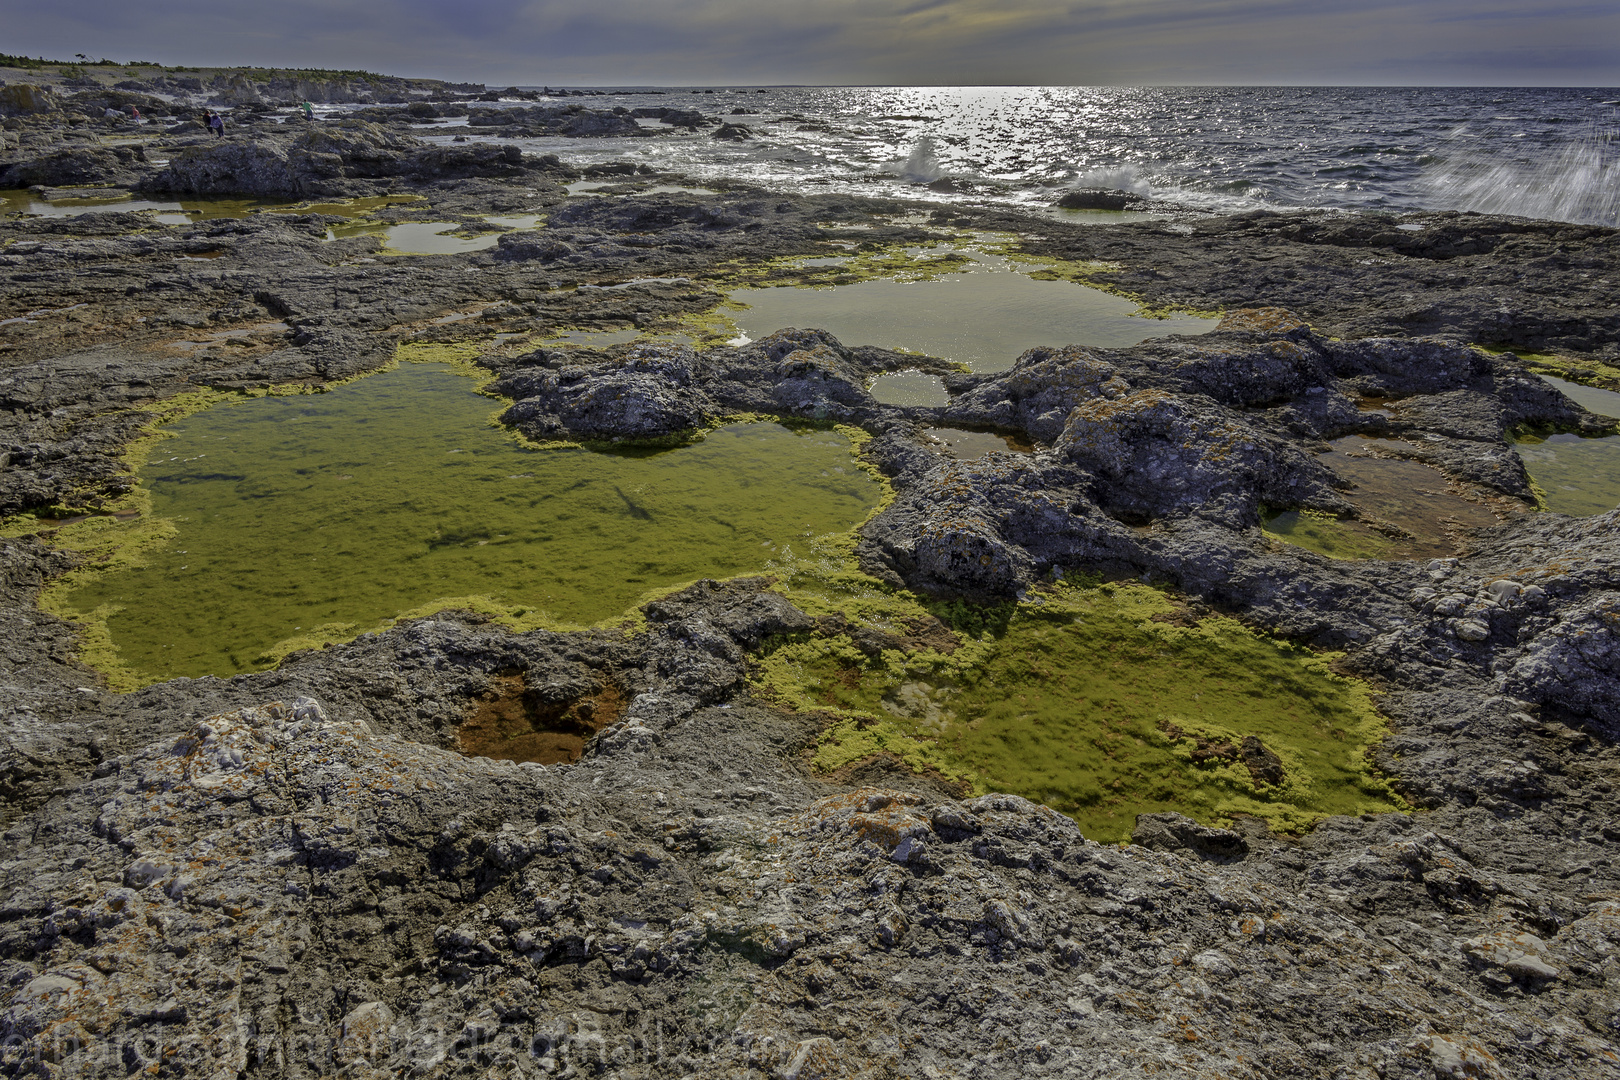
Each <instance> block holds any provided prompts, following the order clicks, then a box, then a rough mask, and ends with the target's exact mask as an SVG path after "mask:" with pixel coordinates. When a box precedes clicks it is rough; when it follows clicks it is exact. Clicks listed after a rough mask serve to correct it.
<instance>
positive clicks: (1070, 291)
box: [731, 247, 1217, 372]
mask: <svg viewBox="0 0 1620 1080" xmlns="http://www.w3.org/2000/svg"><path fill="white" fill-rule="evenodd" d="M912 255H913V258H915V259H916V260H917V263H918V265H919V266H921V267H927V266H928V265H929V263H930V261H934V260H939V259H941V257H947V258H948V257H952V256H956V257H965V261H963V262H961V263H959V265H960V266H961V269H960V270H957V271H946V272H936V273H928V274H926V276H924V277H923V280H902V279H901V278H902V277H903V275H896V276H894V277H880V278H875V279H871V280H867V281H860V282H855V283H852V284H848V285H832V286H823V287H817V288H800V287H786V286H784V287H777V288H763V289H737V290H735V291H733V292H732V293H731V299H732V300H733V301H736V302H738V303H743V304H747V305H748V309H747V310H745V311H738V312H733V313H731V318H732V321H734V322H735V323H736V324H737V326H738V327H739V328H740V329H741V330H742V332H743V334H744V335H745V336H746V337H747V338H750V339H758V338H761V337H764V336H765V335H767V334H770V333H773V332H775V331H777V330H780V329H782V328H784V327H789V326H794V327H799V328H808V327H815V328H818V329H822V330H828V331H831V332H832V333H833V335H834V336H836V337H837V338H838V340H840V341H842V342H844V343H845V344H846V345H881V346H884V347H885V348H891V349H909V350H911V351H913V352H920V353H926V354H927V355H929V356H938V357H942V358H944V359H947V360H955V361H957V362H959V363H963V364H966V365H967V366H968V367H970V368H972V369H973V370H974V371H981V372H991V371H1005V370H1006V369H1007V368H1009V367H1011V366H1012V364H1013V361H1014V360H1016V359H1018V356H1019V354H1021V353H1022V352H1024V350H1026V349H1029V348H1032V347H1034V346H1036V345H1095V346H1098V347H1099V348H1122V347H1124V346H1127V345H1135V344H1137V343H1138V342H1142V341H1145V340H1147V339H1149V338H1156V337H1165V336H1167V335H1169V334H1203V333H1208V332H1209V331H1210V330H1213V329H1214V328H1215V324H1216V322H1217V320H1215V319H1205V318H1198V317H1195V316H1191V315H1177V316H1172V317H1170V318H1167V319H1155V318H1148V317H1144V316H1143V315H1142V314H1141V308H1140V307H1138V306H1137V305H1136V304H1135V303H1134V302H1133V301H1130V300H1127V299H1125V298H1124V297H1120V296H1114V295H1113V294H1111V293H1106V292H1103V291H1102V290H1100V289H1093V288H1088V287H1086V286H1084V285H1077V284H1075V283H1074V282H1072V281H1064V280H1042V279H1040V278H1037V277H1034V276H1032V275H1031V273H1029V271H1036V270H1038V269H1039V268H1038V267H1037V266H1033V265H1022V264H1018V263H1014V262H1013V261H1011V260H1009V259H1006V258H1002V257H1000V256H997V255H995V254H993V253H989V252H986V251H983V250H979V249H974V248H964V249H952V248H944V247H941V248H924V249H918V250H916V251H915V252H913V253H912Z"/></svg>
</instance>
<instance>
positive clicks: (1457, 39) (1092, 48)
mask: <svg viewBox="0 0 1620 1080" xmlns="http://www.w3.org/2000/svg"><path fill="white" fill-rule="evenodd" d="M0 52H8V53H23V54H27V55H31V56H34V55H41V54H43V55H45V56H47V57H51V58H57V59H68V58H71V57H72V56H73V55H74V54H75V53H86V54H88V55H89V56H90V57H91V58H92V59H96V58H100V57H102V56H105V57H106V58H108V59H110V60H116V61H120V62H123V61H129V60H153V61H157V62H160V63H165V64H254V65H259V66H265V67H270V66H286V67H329V68H365V69H368V70H372V71H382V72H387V73H389V74H395V75H413V76H427V77H436V78H447V79H455V80H468V81H473V82H486V83H489V84H492V85H506V84H508V83H519V84H540V83H551V84H554V85H557V84H561V85H576V86H577V85H638V84H640V85H726V84H733V85H749V84H769V85H774V84H783V83H835V84H849V83H853V84H876V85H891V84H911V85H941V84H945V85H962V84H969V85H972V84H992V85H1028V84H1059V85H1093V86H1097V85H1144V84H1165V83H1179V84H1211V83H1213V84H1222V83H1224V84H1240V85H1247V84H1431V85H1432V84H1440V85H1495V86H1515V85H1541V86H1616V85H1620V0H1595V2H1580V0H1572V2H1568V3H1565V2H1561V0H457V2H448V0H363V2H362V0H273V2H263V0H260V2H255V3H252V4H248V3H242V2H240V0H207V2H205V0H165V2H163V3H160V4H130V3H127V2H117V3H115V2H112V0H74V2H73V3H54V4H33V3H26V2H25V0H17V2H16V3H15V4H13V5H11V10H10V11H9V12H8V13H7V14H6V16H5V18H4V20H3V21H0Z"/></svg>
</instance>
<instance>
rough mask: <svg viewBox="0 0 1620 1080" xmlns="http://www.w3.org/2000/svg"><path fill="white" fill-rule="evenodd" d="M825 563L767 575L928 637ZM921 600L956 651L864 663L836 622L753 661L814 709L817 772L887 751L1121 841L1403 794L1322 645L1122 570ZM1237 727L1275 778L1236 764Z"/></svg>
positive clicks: (1369, 714) (866, 587)
mask: <svg viewBox="0 0 1620 1080" xmlns="http://www.w3.org/2000/svg"><path fill="white" fill-rule="evenodd" d="M838 561H839V560H838V557H837V555H836V554H834V555H833V556H831V557H824V558H822V559H821V560H820V561H819V562H817V561H815V560H800V561H798V562H794V561H792V560H784V561H783V562H782V563H781V564H779V565H778V566H775V567H773V571H774V572H777V573H779V574H780V577H781V580H782V582H783V587H784V588H785V590H786V592H787V595H788V596H789V597H790V598H791V599H792V600H793V601H794V602H795V603H796V604H798V605H799V606H800V607H801V608H803V609H804V610H805V611H807V612H809V613H811V614H813V615H819V614H832V613H838V614H841V615H844V616H845V617H847V618H849V619H850V621H851V622H852V623H855V624H859V625H864V626H865V627H868V628H870V629H873V630H877V631H879V632H882V633H887V634H889V635H891V637H903V636H905V635H907V634H911V635H916V634H918V633H919V632H923V628H924V627H925V626H926V625H927V624H928V623H929V622H930V620H929V619H928V613H927V612H926V611H925V610H924V608H923V607H922V606H921V605H920V604H919V603H918V601H917V600H916V598H914V597H910V596H908V594H904V593H900V592H896V591H893V590H888V589H885V588H884V587H882V586H880V585H879V584H878V583H876V582H873V581H871V580H870V579H864V580H863V579H862V577H861V575H859V574H858V573H857V572H854V571H853V570H852V569H848V568H847V566H846V568H844V569H840V568H839V567H838ZM934 611H935V613H936V614H940V615H944V616H945V617H947V618H952V619H953V620H955V622H956V625H957V626H958V627H959V631H960V632H958V633H956V634H955V635H954V642H953V645H954V647H952V645H945V646H943V648H942V645H941V643H940V640H939V635H938V631H937V627H936V629H935V631H934V633H933V636H932V637H931V638H930V639H929V640H930V647H923V648H916V647H913V648H912V649H910V650H909V651H906V650H901V649H898V648H897V649H895V650H893V651H884V652H883V653H882V654H881V655H880V656H872V655H869V654H868V653H867V652H863V651H862V650H861V649H859V648H857V647H856V645H855V643H854V641H853V640H852V639H851V638H850V637H849V636H847V635H843V634H840V635H838V636H834V637H811V638H807V639H801V640H792V641H785V642H780V643H776V644H775V646H774V647H773V648H770V649H769V650H768V652H767V655H765V656H764V657H763V658H762V659H761V661H760V664H759V667H758V671H757V674H756V687H757V691H758V692H759V693H760V694H762V695H763V696H765V697H767V698H771V699H774V700H776V701H777V702H779V703H780V704H782V705H785V706H789V707H792V708H797V709H801V710H807V711H811V712H815V713H819V714H820V715H821V716H822V717H823V718H824V720H825V724H826V726H825V728H824V730H823V733H822V735H821V737H820V740H819V742H818V743H817V745H816V746H815V747H814V749H813V751H812V753H811V762H812V764H813V765H814V766H815V767H816V768H818V769H820V770H821V771H823V772H827V773H837V772H839V771H840V770H842V769H845V768H848V767H850V766H855V765H858V764H860V763H862V762H865V761H868V760H871V759H872V758H874V757H877V756H890V757H893V758H897V759H899V760H900V761H901V762H903V763H905V764H906V765H908V766H909V767H911V768H913V769H916V770H929V771H933V772H935V773H937V774H940V775H942V776H944V777H946V778H948V779H952V780H955V781H957V782H959V783H960V784H962V785H963V786H964V787H965V788H967V789H969V790H971V791H972V792H974V793H985V792H991V791H1001V792H1010V793H1012V794H1016V795H1022V796H1024V797H1026V798H1029V799H1034V800H1036V801H1039V802H1044V803H1045V804H1046V805H1048V806H1051V807H1053V808H1054V809H1056V810H1059V811H1061V812H1063V813H1065V814H1067V815H1069V816H1070V817H1072V818H1074V819H1075V821H1076V822H1078V823H1079V825H1080V827H1081V830H1082V831H1083V832H1084V833H1085V834H1086V836H1088V837H1090V838H1092V839H1096V840H1103V841H1116V840H1125V839H1128V838H1129V836H1130V832H1131V828H1132V826H1133V825H1134V824H1135V819H1136V815H1137V814H1141V813H1152V812H1159V811H1176V812H1178V813H1182V814H1186V815H1188V816H1190V817H1193V818H1196V819H1198V820H1200V821H1204V822H1210V823H1220V822H1225V821H1229V820H1230V819H1231V818H1232V817H1233V816H1234V815H1240V814H1246V815H1252V816H1255V817H1259V818H1263V819H1265V820H1266V821H1267V822H1268V823H1270V824H1271V825H1272V827H1274V828H1277V829H1281V830H1285V831H1301V830H1304V829H1307V828H1309V827H1310V826H1312V825H1313V824H1315V823H1316V822H1317V821H1319V820H1321V818H1323V817H1325V816H1328V815H1331V814H1361V813H1378V812H1385V811H1391V810H1396V809H1400V808H1402V806H1403V804H1402V802H1401V800H1400V798H1399V797H1398V796H1397V795H1396V794H1395V793H1394V792H1393V791H1392V790H1391V789H1390V787H1389V786H1388V784H1387V782H1386V781H1385V780H1384V779H1382V778H1381V777H1379V776H1377V775H1376V774H1375V773H1374V771H1373V770H1372V769H1371V767H1370V766H1369V764H1368V761H1367V751H1368V749H1369V748H1370V747H1371V746H1373V745H1374V744H1376V743H1377V742H1378V741H1379V740H1381V739H1382V738H1383V737H1384V734H1385V732H1386V723H1385V721H1384V719H1383V717H1382V716H1380V715H1379V713H1378V711H1377V709H1376V707H1375V705H1374V701H1373V697H1372V694H1371V691H1370V689H1369V688H1368V687H1367V685H1366V684H1365V683H1362V682H1360V681H1358V680H1355V679H1351V678H1346V677H1343V676H1341V675H1339V674H1337V673H1335V672H1334V670H1333V669H1332V662H1333V661H1334V659H1335V658H1336V657H1335V655H1334V654H1319V653H1315V652H1312V651H1311V650H1308V649H1304V648H1299V647H1296V646H1293V645H1290V644H1288V643H1286V642H1282V641H1279V640H1276V639H1273V638H1270V637H1267V636H1265V635H1263V634H1258V633H1256V632H1254V631H1252V630H1250V629H1248V628H1247V627H1244V626H1243V625H1241V624H1240V623H1238V622H1236V621H1234V620H1231V619H1228V618H1224V617H1220V616H1207V617H1204V618H1202V619H1196V620H1195V619H1191V618H1189V617H1188V613H1187V612H1186V610H1185V609H1184V608H1182V607H1181V606H1180V605H1179V604H1177V602H1176V601H1174V600H1173V599H1172V598H1170V597H1168V596H1166V595H1165V594H1163V593H1161V592H1159V591H1157V590H1154V589H1151V588H1149V587H1147V586H1143V585H1137V584H1134V583H1129V584H1117V585H1103V586H1097V587H1077V586H1070V585H1059V586H1055V587H1052V588H1050V589H1046V590H1043V591H1042V592H1041V594H1040V595H1039V597H1038V598H1037V599H1035V600H1034V601H1033V602H1026V603H1020V604H1018V605H1017V606H1016V607H1013V606H1008V607H1005V608H1002V609H999V611H998V610H996V609H991V610H990V611H987V612H981V613H980V614H979V616H978V617H977V618H975V616H974V615H973V614H972V611H971V609H967V608H965V607H963V606H962V605H946V606H943V607H942V606H938V605H936V606H935V608H934ZM964 615H966V616H967V617H966V619H965V621H964V620H963V619H962V618H960V617H961V616H964ZM912 640H913V644H914V645H915V643H916V638H915V636H913V639H912ZM1248 739H1253V740H1258V743H1257V744H1256V745H1258V746H1261V747H1263V748H1264V750H1265V751H1266V752H1267V753H1269V754H1270V755H1272V756H1274V758H1275V762H1276V765H1277V767H1278V771H1277V772H1276V773H1272V772H1269V771H1268V770H1267V769H1266V768H1265V767H1264V766H1263V764H1262V766H1261V767H1260V768H1259V770H1258V772H1257V771H1256V769H1255V768H1254V767H1253V766H1252V765H1251V762H1250V760H1249V759H1248V756H1247V755H1246V753H1245V748H1246V747H1247V746H1249V745H1250V744H1249V743H1247V742H1246V740H1248ZM1267 776H1269V777H1270V779H1263V778H1262V777H1267Z"/></svg>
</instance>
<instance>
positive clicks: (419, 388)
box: [63, 364, 881, 683]
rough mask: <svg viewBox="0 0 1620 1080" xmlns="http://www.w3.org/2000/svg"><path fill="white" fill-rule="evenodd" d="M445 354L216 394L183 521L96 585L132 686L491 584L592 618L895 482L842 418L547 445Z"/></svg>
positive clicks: (167, 492) (182, 501)
mask: <svg viewBox="0 0 1620 1080" xmlns="http://www.w3.org/2000/svg"><path fill="white" fill-rule="evenodd" d="M474 387H475V383H474V382H473V380H472V379H470V378H468V377H465V376H461V375H457V374H455V373H453V372H452V371H451V370H450V369H449V368H448V367H447V366H445V365H442V364H402V365H400V366H399V367H397V368H395V369H393V370H391V371H387V372H383V373H381V374H378V375H374V376H370V377H368V378H365V379H361V380H359V381H357V382H354V383H351V384H348V385H346V386H341V387H339V388H337V389H334V390H331V391H329V392H327V393H321V394H303V395H293V396H286V397H261V398H254V399H250V400H245V401H242V402H240V403H236V404H226V405H221V406H216V407H214V408H212V409H209V410H206V411H204V412H201V413H197V414H195V415H193V416H191V417H188V418H187V419H185V420H183V421H180V422H177V423H175V424H173V425H172V426H171V427H170V428H169V429H168V430H169V432H170V433H171V434H172V436H173V438H171V439H167V440H165V441H164V442H162V443H161V444H160V445H159V447H158V449H157V451H156V452H154V454H153V455H152V457H151V459H150V460H149V462H148V463H147V464H146V465H145V466H144V467H143V468H142V469H141V470H140V479H141V482H142V484H143V485H144V486H145V487H146V488H147V489H149V490H150V492H151V497H152V506H153V511H154V513H155V514H156V515H159V516H161V517H162V518H165V519H168V520H170V521H172V522H173V523H174V526H175V528H176V530H177V533H176V535H175V537H174V538H173V539H172V540H171V541H168V542H166V543H164V544H162V545H161V546H159V547H157V548H156V549H154V550H152V551H150V552H149V553H148V556H147V564H146V565H144V566H141V567H128V568H120V569H115V570H109V571H107V572H105V573H102V574H100V575H98V576H92V577H90V578H89V579H88V580H82V583H74V584H71V585H70V587H71V588H72V590H73V591H71V592H69V593H68V594H67V595H66V597H65V604H64V605H63V606H64V607H65V608H66V609H68V610H69V611H70V612H72V613H76V614H78V615H79V616H81V617H90V618H92V621H93V613H94V612H95V611H96V609H98V608H101V615H102V616H103V617H105V622H106V627H107V631H108V634H109V636H110V639H111V642H112V644H113V645H114V646H115V647H116V649H117V654H116V657H115V658H114V661H115V664H116V666H120V667H122V668H123V669H125V671H126V673H133V674H134V675H136V676H137V678H135V679H128V678H126V679H123V680H122V681H123V682H126V683H128V682H131V681H139V682H150V681H154V680H156V679H160V678H171V677H174V676H178V675H189V676H200V675H209V674H212V675H229V674H232V673H233V672H237V671H245V670H252V669H256V668H262V667H266V666H269V665H270V664H272V663H274V662H275V660H276V659H277V658H278V657H279V656H280V655H282V654H284V653H285V652H286V651H288V650H289V649H291V648H294V647H298V646H302V645H313V644H318V643H320V642H324V641H335V640H346V639H348V638H351V637H353V636H354V635H355V634H357V633H360V632H362V631H365V630H367V629H372V628H376V627H378V626H380V625H382V624H385V623H386V622H387V621H388V620H390V619H393V618H395V617H398V616H400V615H402V614H404V613H407V612H411V611H428V610H433V609H436V608H442V607H444V606H455V605H456V604H457V603H458V602H461V603H465V602H466V599H465V598H475V597H481V598H486V600H487V601H491V602H493V603H495V604H496V605H498V606H500V607H501V608H503V609H504V610H506V611H508V612H510V613H512V614H514V615H516V616H518V617H520V618H521V617H529V618H531V619H540V618H542V616H543V617H544V619H545V620H547V621H552V622H557V623H565V624H576V625H583V624H589V623H593V622H597V621H599V620H602V619H605V618H609V617H612V616H614V615H618V614H620V613H621V612H624V611H625V610H626V609H628V608H629V607H630V606H631V605H633V604H634V603H635V602H636V601H637V600H638V598H640V597H641V596H643V595H644V594H646V593H648V592H649V591H651V590H655V589H659V588H663V587H668V586H672V585H676V584H679V583H681V582H685V581H690V580H694V579H697V578H701V577H726V576H731V575H736V574H741V573H747V572H750V571H754V570H758V569H760V568H761V567H762V566H763V565H764V564H765V563H766V562H767V561H768V560H769V559H771V558H773V557H776V556H779V555H781V554H782V553H783V552H784V551H785V550H786V549H787V548H789V546H790V545H792V544H795V543H798V542H800V541H801V540H802V538H806V537H811V536H816V535H820V534H824V533H829V532H839V531H843V530H846V529H848V528H850V527H852V526H854V525H855V524H857V523H858V522H860V521H861V520H862V519H863V518H864V517H865V516H866V515H867V513H868V512H869V511H870V510H871V509H872V507H873V506H875V505H876V503H877V500H878V498H879V495H880V493H881V485H880V484H879V482H878V481H877V480H875V479H874V478H873V477H871V476H870V475H869V474H868V473H866V472H865V471H863V470H862V469H860V468H859V467H858V466H857V465H856V463H855V460H854V457H853V455H852V453H851V445H850V442H849V440H848V439H847V438H846V437H845V436H843V435H841V434H838V433H836V432H830V431H810V432H803V433H795V432H793V431H789V430H788V429H786V428H784V427H781V426H780V425H777V424H769V423H760V424H738V425H732V426H730V427H725V428H722V429H720V430H717V431H713V432H711V433H709V435H708V436H707V438H705V439H703V440H702V441H701V442H698V443H695V444H693V445H690V446H685V447H681V448H679V449H672V450H660V451H650V450H641V451H632V452H623V453H597V452H592V451H588V450H583V449H577V448H561V449H545V450H537V449H533V448H528V447H524V446H522V445H520V444H519V443H518V442H517V440H516V439H515V438H514V437H513V436H511V435H510V434H508V433H507V432H505V431H504V430H502V429H500V428H498V427H496V426H495V425H494V424H493V423H492V421H491V416H492V415H493V413H494V411H495V410H496V408H497V406H498V403H497V402H496V401H494V400H492V399H490V398H488V397H485V396H482V395H479V394H478V393H476V392H475V389H474Z"/></svg>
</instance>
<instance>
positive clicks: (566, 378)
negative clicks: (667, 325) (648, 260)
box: [493, 345, 717, 441]
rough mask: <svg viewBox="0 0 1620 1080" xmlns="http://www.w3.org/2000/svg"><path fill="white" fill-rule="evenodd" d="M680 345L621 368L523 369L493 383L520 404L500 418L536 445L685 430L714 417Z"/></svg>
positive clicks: (638, 356)
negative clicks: (538, 441)
mask: <svg viewBox="0 0 1620 1080" xmlns="http://www.w3.org/2000/svg"><path fill="white" fill-rule="evenodd" d="M697 363H698V360H697V356H696V354H695V353H693V351H692V350H691V349H690V348H689V347H687V346H684V345H674V346H671V345H645V346H642V347H640V348H638V349H635V350H633V351H631V353H630V354H629V355H628V356H627V357H626V359H625V360H624V362H623V363H621V364H597V365H592V366H584V365H579V366H570V367H564V368H562V369H560V370H558V371H551V370H541V371H521V372H518V373H516V374H513V375H509V376H507V377H506V378H504V379H501V380H499V381H498V382H496V383H495V384H494V386H493V389H494V390H495V391H497V392H498V393H502V394H507V395H510V396H512V397H515V398H518V399H519V400H518V402H517V403H516V404H514V405H513V406H512V407H511V408H509V409H507V410H506V412H505V413H504V414H503V415H502V416H501V419H502V421H503V422H505V423H508V424H512V425H514V426H515V427H517V428H518V430H520V431H522V432H523V433H524V434H525V435H528V436H530V437H531V438H537V439H554V438H558V437H563V438H567V437H575V438H583V439H611V440H614V441H619V440H621V439H630V440H635V439H658V438H666V437H668V436H671V435H676V434H679V433H681V432H686V431H691V430H692V429H694V428H697V427H699V426H700V425H702V424H703V423H704V422H706V421H707V420H708V419H709V417H711V416H712V415H714V413H715V412H716V411H717V410H716V409H715V407H714V404H713V403H712V402H711V401H710V400H709V398H708V396H707V395H706V394H704V393H703V391H702V390H700V389H698V388H697V386H696V385H695V380H694V379H693V368H694V367H695V366H696V365H697Z"/></svg>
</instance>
